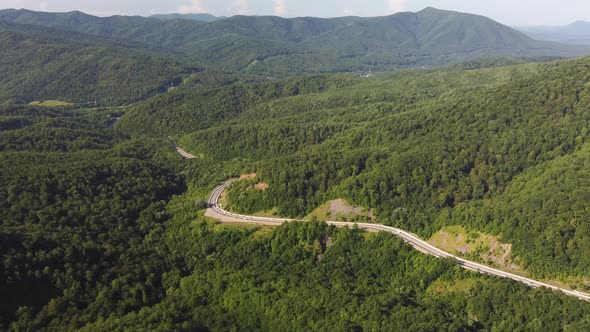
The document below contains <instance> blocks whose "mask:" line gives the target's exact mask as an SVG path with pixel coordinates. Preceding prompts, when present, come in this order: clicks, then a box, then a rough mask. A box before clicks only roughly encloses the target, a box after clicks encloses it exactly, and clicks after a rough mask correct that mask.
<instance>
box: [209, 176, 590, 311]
mask: <svg viewBox="0 0 590 332" xmlns="http://www.w3.org/2000/svg"><path fill="white" fill-rule="evenodd" d="M234 181H235V180H230V181H227V182H225V183H223V184H221V185H219V186H217V187H216V188H215V189H213V192H211V195H210V196H209V201H208V204H209V209H207V212H206V213H205V215H206V216H207V217H211V218H215V219H219V220H221V221H223V222H234V223H236V222H237V223H247V224H257V225H274V226H278V225H281V224H283V223H287V222H291V221H296V219H285V218H267V217H257V216H246V215H241V214H236V213H231V212H229V211H226V210H224V209H223V208H222V206H221V205H220V204H219V198H220V197H221V194H222V193H223V192H224V191H225V189H226V188H227V187H228V186H230V185H231V184H232V183H233V182H234ZM326 223H327V224H328V225H334V226H336V227H353V226H355V225H356V226H357V227H358V228H361V229H364V230H367V231H370V232H389V233H392V234H393V235H395V236H397V237H399V238H401V239H402V240H404V241H405V242H406V243H408V244H410V245H412V246H413V247H414V248H415V249H417V250H419V251H420V252H422V253H425V254H428V255H432V256H435V257H438V258H452V259H454V260H455V261H457V264H459V265H460V266H461V267H462V268H464V269H467V270H471V271H476V272H479V273H487V274H490V275H494V276H498V277H503V278H509V279H512V280H515V281H518V282H522V283H525V284H527V285H528V286H530V287H546V288H550V289H554V290H559V291H562V292H564V293H565V294H567V295H571V296H575V297H577V298H579V299H582V300H586V301H590V294H587V293H582V292H579V291H574V290H570V289H565V288H561V287H557V286H554V285H549V284H546V283H544V282H540V281H536V280H533V279H529V278H526V277H523V276H519V275H516V274H513V273H509V272H505V271H501V270H498V269H494V268H492V267H489V266H486V265H483V264H480V263H476V262H471V261H468V260H465V259H463V258H460V257H457V256H455V255H452V254H450V253H448V252H446V251H443V250H441V249H439V248H437V247H435V246H433V245H431V244H430V243H428V242H426V241H424V240H422V239H421V238H419V237H418V236H416V235H414V234H412V233H409V232H406V231H403V230H401V229H398V228H394V227H390V226H385V225H380V224H369V223H353V222H340V221H326Z"/></svg>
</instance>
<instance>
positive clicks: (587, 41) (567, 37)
mask: <svg viewBox="0 0 590 332" xmlns="http://www.w3.org/2000/svg"><path fill="white" fill-rule="evenodd" d="M518 29H519V30H520V31H522V32H524V33H526V34H527V35H529V36H530V37H531V38H534V39H538V40H548V41H555V42H560V43H569V44H579V45H590V22H586V21H576V22H574V23H572V24H569V25H564V26H538V27H519V28H518Z"/></svg>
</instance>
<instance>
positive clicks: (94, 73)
mask: <svg viewBox="0 0 590 332" xmlns="http://www.w3.org/2000/svg"><path fill="white" fill-rule="evenodd" d="M84 38H85V37H84V36H80V35H75V34H74V35H72V34H71V33H68V32H65V31H60V30H55V29H47V28H45V29H43V28H39V27H35V26H23V25H15V24H5V23H0V44H2V45H3V47H2V48H1V50H0V91H1V92H0V100H2V101H12V102H19V103H28V102H31V101H35V100H40V101H42V100H46V99H52V100H63V101H66V102H71V103H87V102H92V103H94V102H95V101H97V102H99V103H101V104H111V105H112V104H123V103H131V102H134V101H137V100H141V99H145V98H147V97H149V96H152V95H154V94H156V93H159V92H164V91H166V89H167V88H168V87H169V86H171V85H172V84H173V83H174V82H180V80H181V77H182V76H183V73H185V72H187V71H188V69H185V68H186V67H185V66H183V65H181V64H180V63H178V62H175V61H173V60H168V59H164V58H162V57H161V56H158V55H154V54H150V53H148V52H145V51H141V50H136V49H135V47H133V46H127V45H125V46H123V45H116V44H111V43H107V42H105V41H101V40H92V38H89V39H87V40H86V41H83V40H84ZM131 45H132V44H131Z"/></svg>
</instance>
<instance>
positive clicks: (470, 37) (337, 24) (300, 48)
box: [0, 8, 590, 76]
mask: <svg viewBox="0 0 590 332" xmlns="http://www.w3.org/2000/svg"><path fill="white" fill-rule="evenodd" d="M0 20H5V21H10V22H17V23H24V24H33V25H42V26H51V27H59V28H62V29H67V30H72V31H77V32H80V33H85V34H91V35H97V36H103V37H108V38H114V39H128V40H134V41H137V42H141V43H145V44H147V45H151V47H154V48H160V49H165V50H167V51H171V52H177V53H180V54H183V55H184V56H185V58H187V59H191V60H196V61H199V63H201V64H203V65H207V66H210V67H217V68H221V67H223V68H224V69H233V70H241V71H245V72H250V73H265V74H270V75H273V76H277V75H289V74H291V75H293V74H298V73H302V72H336V71H355V70H368V69H369V67H372V68H374V69H381V70H392V69H395V68H400V67H414V66H424V65H427V66H431V65H441V64H447V63H451V62H456V61H457V60H459V59H468V58H475V57H480V56H493V55H511V56H576V55H582V54H587V53H589V51H590V50H589V49H586V48H583V47H576V46H566V45H560V44H556V43H549V42H538V41H535V40H532V39H530V38H528V37H527V36H525V35H524V34H522V33H520V32H518V31H516V30H513V29H511V28H509V27H506V26H504V25H501V24H499V23H497V22H494V21H492V20H490V19H488V18H485V17H481V16H476V15H469V14H462V13H457V12H450V11H442V10H437V9H434V8H427V9H424V10H422V11H420V12H418V13H399V14H395V15H391V16H387V17H375V18H359V17H343V18H333V19H320V18H308V17H305V18H292V19H284V18H280V17H268V16H261V17H253V16H234V17H231V18H225V19H220V20H214V21H211V22H204V21H195V20H186V19H166V20H161V19H155V18H142V17H122V16H113V17H107V18H99V17H94V16H90V15H86V14H83V13H80V12H71V13H39V12H32V11H26V10H4V11H0Z"/></svg>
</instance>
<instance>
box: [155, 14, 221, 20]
mask: <svg viewBox="0 0 590 332" xmlns="http://www.w3.org/2000/svg"><path fill="white" fill-rule="evenodd" d="M150 17H151V18H157V19H159V20H163V21H167V20H177V19H185V20H193V21H203V22H213V21H217V20H222V19H224V18H225V17H224V16H213V15H211V14H156V15H152V16H150Z"/></svg>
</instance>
